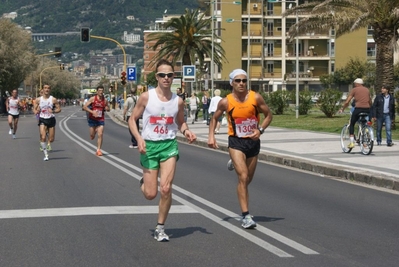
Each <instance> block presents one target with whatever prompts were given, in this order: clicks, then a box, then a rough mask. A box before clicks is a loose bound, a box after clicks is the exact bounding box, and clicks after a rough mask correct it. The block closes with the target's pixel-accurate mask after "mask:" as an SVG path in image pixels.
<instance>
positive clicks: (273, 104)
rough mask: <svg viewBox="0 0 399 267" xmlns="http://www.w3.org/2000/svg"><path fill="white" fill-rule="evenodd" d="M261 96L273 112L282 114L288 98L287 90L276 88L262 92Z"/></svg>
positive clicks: (286, 106)
mask: <svg viewBox="0 0 399 267" xmlns="http://www.w3.org/2000/svg"><path fill="white" fill-rule="evenodd" d="M262 96H263V99H265V102H266V103H267V105H268V106H269V108H270V109H271V111H272V112H273V114H276V115H282V114H284V111H285V110H286V109H287V108H288V101H289V100H290V93H289V92H288V91H282V90H278V91H275V92H272V93H270V94H265V93H262Z"/></svg>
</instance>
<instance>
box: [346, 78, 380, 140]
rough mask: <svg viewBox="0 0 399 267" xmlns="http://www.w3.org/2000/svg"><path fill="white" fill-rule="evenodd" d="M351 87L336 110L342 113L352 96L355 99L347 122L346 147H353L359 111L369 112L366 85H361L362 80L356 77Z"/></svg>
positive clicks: (369, 103)
mask: <svg viewBox="0 0 399 267" xmlns="http://www.w3.org/2000/svg"><path fill="white" fill-rule="evenodd" d="M353 83H354V87H353V89H352V90H351V91H350V92H349V95H348V97H347V98H346V100H345V103H344V104H343V105H342V108H341V109H340V110H338V113H342V112H343V111H344V110H345V108H346V107H347V106H348V105H349V103H350V102H351V100H352V98H354V99H355V110H354V111H353V113H352V116H351V121H350V124H349V138H350V143H349V145H348V148H354V147H355V135H354V133H355V124H356V122H357V121H358V120H359V114H360V113H370V108H371V104H372V103H371V96H370V91H369V89H368V88H367V87H364V86H363V80H362V79H360V78H357V79H356V80H355V81H354V82H353Z"/></svg>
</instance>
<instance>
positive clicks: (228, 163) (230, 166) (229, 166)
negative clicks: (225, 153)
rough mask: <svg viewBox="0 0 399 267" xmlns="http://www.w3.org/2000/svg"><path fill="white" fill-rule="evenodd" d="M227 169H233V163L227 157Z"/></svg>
mask: <svg viewBox="0 0 399 267" xmlns="http://www.w3.org/2000/svg"><path fill="white" fill-rule="evenodd" d="M227 169H228V170H229V171H232V170H234V164H233V161H232V160H231V159H229V161H228V162H227Z"/></svg>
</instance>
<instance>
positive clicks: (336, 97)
mask: <svg viewBox="0 0 399 267" xmlns="http://www.w3.org/2000/svg"><path fill="white" fill-rule="evenodd" d="M341 98H342V92H341V91H338V90H335V89H326V90H324V91H321V92H320V96H319V100H318V101H317V104H318V105H319V106H320V110H321V111H322V112H323V113H324V114H325V115H326V116H327V117H328V118H332V117H334V116H335V114H336V113H337V112H338V110H339V109H340V105H339V104H340V102H341Z"/></svg>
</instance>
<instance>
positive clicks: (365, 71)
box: [320, 58, 375, 88]
mask: <svg viewBox="0 0 399 267" xmlns="http://www.w3.org/2000/svg"><path fill="white" fill-rule="evenodd" d="M356 78H363V80H364V82H365V84H366V85H368V86H373V85H374V84H375V65H374V64H373V63H370V62H367V61H361V60H360V59H358V58H350V59H349V62H348V63H347V64H346V65H345V66H344V67H343V68H341V69H337V70H336V71H335V72H334V73H332V74H327V75H323V76H322V77H320V81H321V83H322V84H323V85H324V87H326V88H332V87H333V85H335V87H338V88H339V87H340V86H341V85H348V84H352V83H353V81H354V80H355V79H356Z"/></svg>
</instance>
